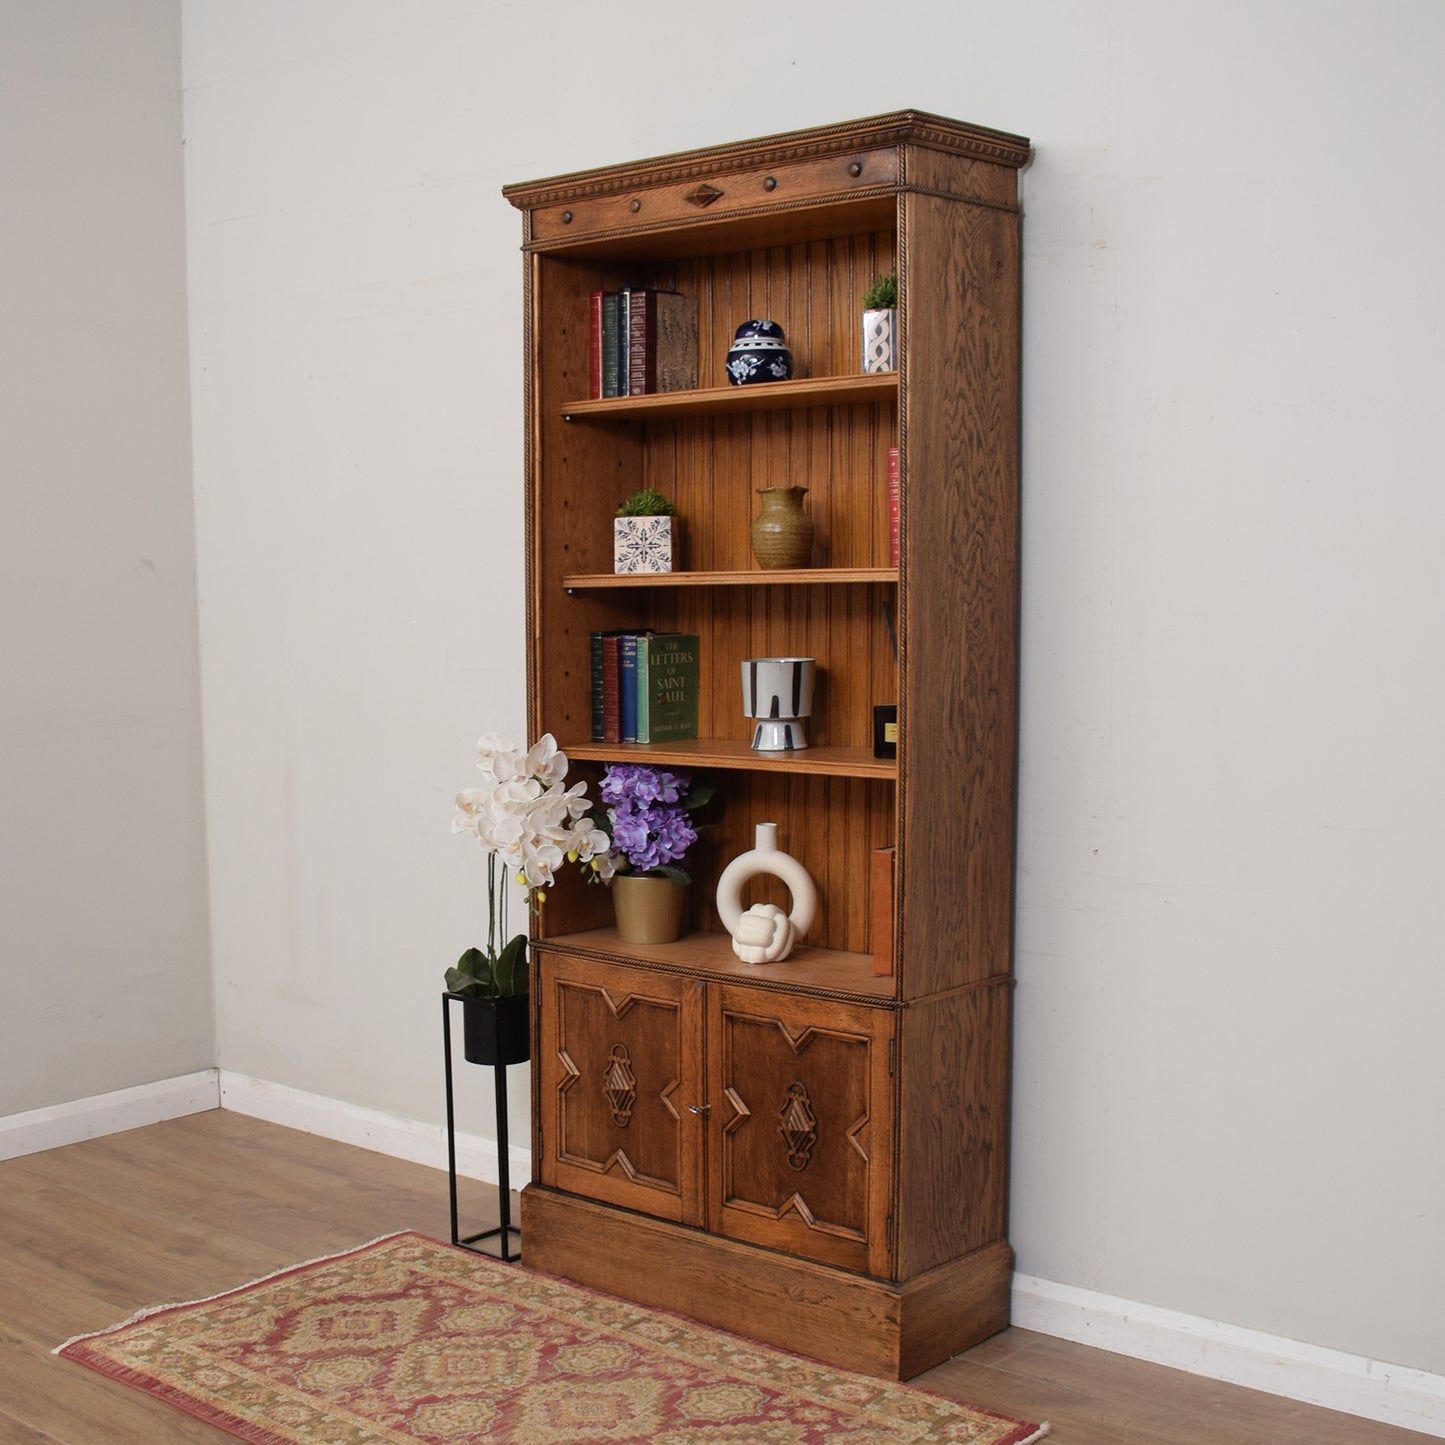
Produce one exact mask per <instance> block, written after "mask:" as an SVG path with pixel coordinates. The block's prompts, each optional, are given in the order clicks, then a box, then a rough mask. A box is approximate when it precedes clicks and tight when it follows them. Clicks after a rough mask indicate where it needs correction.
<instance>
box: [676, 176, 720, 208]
mask: <svg viewBox="0 0 1445 1445" xmlns="http://www.w3.org/2000/svg"><path fill="white" fill-rule="evenodd" d="M721 195H722V192H721V191H720V190H718V188H717V187H716V186H710V185H708V183H707V182H706V181H703V182H702V183H701V184H700V185H696V186H694V187H693V188H692V189H691V190H690V191H688V192H687V194H686V195H685V196H684V198H683V199H684V200H688V201H691V202H692V203H693V205H695V206H698V207H704V206H710V205H712V203H713V202H714V201H715V200H717V199H718V198H719V197H720V196H721Z"/></svg>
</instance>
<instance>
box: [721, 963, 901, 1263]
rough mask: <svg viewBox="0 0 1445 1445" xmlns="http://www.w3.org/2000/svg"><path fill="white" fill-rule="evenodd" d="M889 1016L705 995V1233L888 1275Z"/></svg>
mask: <svg viewBox="0 0 1445 1445" xmlns="http://www.w3.org/2000/svg"><path fill="white" fill-rule="evenodd" d="M892 1035H893V1014H892V1012H891V1011H890V1010H887V1009H870V1008H865V1007H862V1006H858V1005H853V1004H841V1003H831V1002H825V1001H822V1000H818V999H792V998H786V997H783V996H780V995H778V994H771V993H765V992H763V991H761V990H758V989H746V988H735V987H732V986H730V985H717V986H715V987H714V988H713V989H712V990H710V1002H709V1022H708V1049H709V1064H708V1072H709V1091H708V1096H709V1098H710V1100H711V1101H712V1104H713V1108H712V1113H711V1126H712V1127H711V1140H710V1143H711V1147H710V1150H709V1160H710V1165H709V1178H708V1200H709V1218H708V1227H709V1228H710V1229H712V1230H714V1231H715V1232H716V1233H719V1234H726V1235H730V1236H732V1237H733V1238H734V1239H742V1240H748V1241H750V1242H752V1243H754V1244H762V1245H767V1246H769V1247H771V1248H773V1249H782V1250H786V1251H788V1252H789V1253H791V1254H797V1255H804V1256H807V1257H808V1258H810V1259H816V1260H819V1261H821V1262H822V1263H824V1264H835V1265H840V1266H842V1267H844V1268H846V1269H855V1270H859V1271H863V1272H866V1273H869V1274H874V1275H882V1276H887V1275H888V1274H889V1272H890V1270H889V1257H888V1238H887V1226H888V1210H889V1201H890V1198H891V1192H892V1157H891V1150H892V1138H893V1128H892V1115H893V1103H892V1089H891V1084H890V1079H889V1075H888V1045H889V1040H890V1039H891V1038H892Z"/></svg>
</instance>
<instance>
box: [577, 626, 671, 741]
mask: <svg viewBox="0 0 1445 1445" xmlns="http://www.w3.org/2000/svg"><path fill="white" fill-rule="evenodd" d="M591 640H592V741H593V742H594V743H675V742H681V741H682V740H683V739H686V738H695V737H696V736H697V636H696V634H694V633H690V632H650V631H640V632H622V631H620V632H594V633H593V634H592V638H591Z"/></svg>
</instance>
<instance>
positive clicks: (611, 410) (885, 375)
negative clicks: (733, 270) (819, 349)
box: [561, 371, 898, 421]
mask: <svg viewBox="0 0 1445 1445" xmlns="http://www.w3.org/2000/svg"><path fill="white" fill-rule="evenodd" d="M897 401H898V373H897V372H896V371H883V372H873V373H871V374H869V375H861V374H860V375H857V376H820V377H812V378H808V379H804V380H798V379H794V380H792V381H770V382H755V383H753V384H752V385H749V386H728V387H719V386H713V387H700V388H699V389H698V390H696V391H667V392H653V393H651V394H649V395H647V396H613V397H606V398H603V399H601V400H596V401H568V402H564V403H563V404H562V408H561V411H562V417H563V420H565V421H592V420H606V421H632V420H641V419H643V418H647V417H669V416H670V417H688V416H742V415H745V414H747V413H748V412H763V411H801V410H803V409H805V408H807V407H814V406H846V405H849V404H853V403H867V402H883V403H887V402H893V403H895V404H896V403H897Z"/></svg>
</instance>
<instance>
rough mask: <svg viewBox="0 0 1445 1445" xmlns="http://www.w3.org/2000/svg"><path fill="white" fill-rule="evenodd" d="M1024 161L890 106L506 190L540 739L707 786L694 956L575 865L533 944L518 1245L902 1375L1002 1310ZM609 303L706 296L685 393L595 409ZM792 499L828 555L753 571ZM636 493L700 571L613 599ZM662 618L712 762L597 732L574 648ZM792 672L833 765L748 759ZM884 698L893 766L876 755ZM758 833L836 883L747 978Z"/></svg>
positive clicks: (747, 1328)
mask: <svg viewBox="0 0 1445 1445" xmlns="http://www.w3.org/2000/svg"><path fill="white" fill-rule="evenodd" d="M1028 154H1029V149H1028V143H1027V141H1025V140H1023V139H1022V138H1020V137H1017V136H1012V135H1006V134H1003V133H1000V132H997V131H992V130H985V129H982V128H980V127H977V126H971V125H964V124H960V123H959V122H956V121H951V120H945V119H942V118H940V117H937V116H933V115H928V114H924V113H921V112H914V111H904V112H899V113H896V114H891V115H885V116H878V117H874V118H871V119H867V120H861V121H855V122H849V123H846V124H841V125H834V126H825V127H820V128H817V129H811V130H804V131H797V132H794V133H791V134H787V135H778V136H771V137H767V138H765V139H761V140H755V141H747V142H743V143H739V144H735V145H725V146H719V147H716V148H711V149H706V150H699V151H692V152H688V153H685V154H679V155H673V156H668V157H664V158H661V159H655V160H647V161H641V162H637V163H634V164H628V165H621V166H614V167H609V168H606V169H600V170H592V171H586V172H579V173H576V174H572V175H565V176H558V177H554V178H552V179H548V180H541V181H536V182H529V183H524V184H518V185H513V186H508V187H506V188H505V190H504V194H505V196H506V197H507V199H508V200H510V201H511V202H512V203H513V204H514V205H515V206H517V207H518V209H519V210H521V212H522V213H523V219H524V238H523V251H524V255H525V272H526V352H527V360H526V409H527V437H526V470H527V546H528V556H527V608H528V619H527V620H528V627H529V639H530V643H529V648H528V724H529V728H530V733H531V736H533V737H536V736H538V735H540V734H541V733H542V732H544V731H545V732H551V733H553V734H554V735H555V736H556V738H557V740H558V742H559V743H560V745H561V746H562V747H563V748H564V750H565V751H566V752H567V753H568V755H569V757H571V758H572V759H573V761H574V772H573V776H574V777H579V776H580V777H588V778H589V779H591V780H593V781H594V782H595V780H596V779H597V778H598V777H600V774H601V769H602V766H603V765H604V764H605V763H606V762H608V761H609V760H613V759H623V758H626V759H630V760H633V761H640V760H651V761H655V762H658V763H666V764H668V765H674V766H677V765H682V766H689V767H692V768H696V769H699V770H708V771H712V772H714V773H715V774H716V776H717V778H718V781H719V783H720V788H719V794H718V798H717V800H716V801H715V802H714V804H712V805H711V809H710V816H711V817H712V819H713V824H714V826H713V827H712V828H710V829H709V837H708V840H707V846H706V851H705V855H704V857H703V859H702V861H701V866H700V867H699V868H698V869H697V870H695V871H696V873H697V882H696V883H695V884H694V887H693V890H692V892H693V898H692V919H691V923H692V931H691V932H690V933H688V934H687V936H685V937H684V938H683V940H682V941H681V942H679V943H677V944H675V945H671V946H667V947H638V946H627V945H623V944H622V943H620V942H619V940H618V938H617V935H616V933H615V931H614V929H613V928H612V926H611V909H610V900H609V898H608V895H607V890H606V889H605V888H600V887H587V886H585V885H584V884H583V883H582V881H581V878H580V873H578V872H577V870H570V871H571V872H572V874H573V876H570V877H568V878H566V879H564V880H563V881H562V882H561V883H560V884H559V886H558V887H557V888H556V889H555V890H553V892H552V894H551V896H550V898H549V900H548V902H547V904H546V906H545V908H544V909H543V910H542V913H541V916H540V917H539V918H538V919H537V920H536V922H535V924H534V930H533V931H534V940H533V948H532V967H533V980H532V998H533V1025H532V1027H533V1060H534V1062H533V1074H532V1080H533V1083H532V1087H533V1100H532V1103H533V1139H532V1145H533V1171H534V1182H533V1183H532V1184H531V1185H529V1186H528V1188H527V1189H526V1190H525V1191H524V1193H523V1198H522V1218H523V1244H522V1249H523V1261H524V1263H525V1264H526V1265H528V1266H530V1267H533V1268H536V1269H540V1270H543V1271H547V1272H549V1273H553V1274H558V1275H562V1276H565V1277H568V1278H570V1279H574V1280H577V1281H580V1282H582V1283H585V1284H588V1285H592V1286H595V1287H597V1288H600V1289H603V1290H607V1291H610V1292H612V1293H614V1294H618V1295H622V1296H624V1297H627V1298H630V1299H633V1300H636V1301H639V1302H641V1303H644V1304H648V1305H653V1306H657V1307H660V1308H665V1309H673V1310H677V1311H680V1312H682V1313H684V1314H688V1315H691V1316H693V1317H694V1318H697V1319H700V1320H704V1321H706V1322H709V1323H712V1324H716V1325H720V1326H722V1327H724V1328H727V1329H732V1330H736V1331H738V1332H740V1333H743V1334H747V1335H750V1336H752V1337H754V1338H758V1339H762V1340H766V1341H769V1342H772V1343H775V1344H779V1345H782V1346H785V1347H787V1348H791V1349H795V1350H797V1351H800V1352H802V1353H805V1354H810V1355H815V1356H817V1357H820V1358H822V1359H825V1360H828V1361H831V1362H833V1363H836V1364H840V1365H843V1366H846V1367H851V1368H855V1369H860V1370H864V1371H867V1372H870V1373H873V1374H877V1375H884V1376H889V1377H893V1378H907V1377H908V1376H910V1375H914V1374H917V1373H918V1372H919V1371H921V1370H923V1369H926V1368H928V1367H929V1366H931V1365H933V1364H935V1363H937V1362H938V1361H940V1360H942V1359H945V1358H947V1357H948V1356H950V1355H952V1354H954V1353H957V1352H958V1351H959V1350H961V1349H963V1348H965V1347H967V1346H968V1345H970V1344H972V1343H974V1342H975V1341H977V1340H979V1339H982V1338H983V1337H985V1336H986V1335H989V1334H991V1333H993V1332H995V1331H997V1330H999V1329H1001V1328H1003V1326H1004V1325H1006V1324H1007V1322H1008V1299H1009V1283H1010V1274H1011V1269H1012V1251H1011V1250H1010V1248H1009V1245H1008V1243H1007V1239H1006V1236H1005V1211H1006V1182H1007V1143H1008V1100H1009V1028H1010V999H1011V987H1012V979H1011V956H1010V944H1011V938H1010V934H1011V914H1012V900H1013V868H1014V806H1015V804H1014V791H1015V788H1014V776H1015V749H1016V742H1015V739H1016V708H1015V694H1016V651H1017V640H1016V638H1017V586H1018V577H1017V557H1018V431H1019V411H1018V381H1019V214H1018V204H1017V171H1018V168H1019V167H1020V166H1022V165H1023V164H1024V163H1025V161H1026V160H1027V158H1028ZM894 268H896V269H897V272H898V276H899V286H900V297H899V329H900V332H901V337H902V356H901V362H900V365H899V369H898V370H897V371H895V372H891V373H883V374H878V375H866V376H865V375H861V374H860V370H861V360H860V352H861V339H860V333H861V325H860V312H861V297H862V295H863V293H864V291H865V290H866V289H867V287H868V284H869V282H870V281H871V280H872V279H873V278H874V277H875V276H876V275H879V274H881V273H884V272H887V271H889V270H892V269H894ZM624 286H648V287H657V288H665V289H671V290H677V291H682V292H686V293H688V294H689V295H692V296H695V297H696V298H697V301H698V325H699V383H700V385H699V388H698V389H697V390H695V391H684V392H670V393H667V394H663V395H649V396H641V397H624V398H619V399H609V400H600V401H599V400H592V399H590V398H589V396H588V391H589V381H588V311H589V307H588V298H589V295H590V293H591V292H592V291H594V290H599V289H600V290H618V289H620V288H622V287H624ZM752 317H770V318H772V319H773V320H775V321H778V322H780V323H781V324H782V325H783V327H784V329H785V331H786V334H787V339H788V344H789V346H790V347H791V349H792V352H793V356H794V360H795V365H796V374H795V377H794V379H793V380H791V381H787V382H780V383H771V384H766V385H755V386H741V387H733V386H729V385H728V384H727V377H726V374H725V372H724V370H723V362H724V358H725V355H726V352H727V348H728V345H729V344H730V341H731V339H732V335H733V331H734V329H735V327H736V326H737V325H738V324H739V323H740V322H742V321H745V320H747V319H749V318H752ZM893 446H896V447H898V448H899V452H900V472H901V485H900V492H901V501H900V514H901V520H900V533H901V548H900V560H899V564H898V565H897V566H896V567H895V566H892V565H890V547H889V525H890V524H889V504H888V487H887V467H888V449H889V448H890V447H893ZM799 483H801V484H803V485H806V486H807V487H808V488H809V493H808V498H807V508H808V511H809V512H810V514H811V515H812V517H813V519H814V522H815V524H816V529H817V537H816V543H815V549H814V556H813V565H812V566H810V567H808V568H805V569H799V570H789V571H777V572H767V571H763V570H761V569H760V568H759V567H758V566H757V565H756V563H755V562H754V561H753V557H752V553H751V550H750V547H749V540H748V532H749V525H750V523H751V520H752V518H753V516H754V515H755V514H756V511H757V498H756V495H755V490H756V489H757V488H760V487H764V486H771V485H782V484H799ZM645 486H656V487H658V488H660V489H661V490H662V491H663V492H665V493H666V494H667V495H669V496H670V497H672V498H673V499H674V500H675V501H676V503H677V505H678V508H679V512H680V514H681V519H682V548H683V565H684V568H685V570H682V571H677V572H673V573H670V574H664V575H660V576H645V577H639V576H627V577H615V576H613V575H612V574H611V571H610V567H611V518H612V515H613V513H614V511H615V509H616V507H617V504H618V503H619V501H621V499H622V498H623V497H625V496H626V495H627V494H628V493H630V492H631V491H633V490H634V489H635V488H637V487H645ZM890 619H891V621H890ZM643 627H652V628H658V629H662V630H667V631H675V632H694V633H697V634H698V636H699V639H700V661H699V695H700V707H699V711H700V728H699V733H700V737H699V739H698V740H697V741H694V742H687V743H673V744H669V745H666V746H663V747H652V748H649V747H647V746H645V745H643V746H637V745H632V746H617V745H611V746H609V745H604V744H600V743H595V742H592V741H590V738H591V727H590V685H589V681H590V679H589V639H590V634H591V632H592V631H593V630H595V629H619V628H643ZM895 635H896V644H895ZM774 655H800V656H809V657H815V658H816V659H817V662H818V674H819V682H818V701H817V706H816V708H815V711H814V715H813V717H812V719H811V722H810V739H811V741H812V742H813V743H814V746H813V747H812V748H810V749H809V750H807V751H803V752H798V753H792V754H786V755H781V756H777V755H773V756H768V755H761V754H758V753H755V752H753V751H752V750H751V748H750V747H749V746H748V741H749V737H750V729H751V724H750V723H749V721H748V720H747V719H746V718H744V717H743V714H742V699H741V691H740V682H739V663H740V662H741V660H742V659H743V658H746V657H752V656H774ZM887 703H896V705H897V707H898V717H899V734H900V735H899V744H898V755H897V758H896V760H894V759H889V760H880V759H878V758H876V757H874V755H873V746H872V743H873V708H874V706H875V704H887ZM766 821H772V822H776V823H778V824H779V828H780V843H781V846H782V847H783V848H784V849H786V850H787V851H788V852H790V853H792V854H793V855H794V856H795V857H797V858H798V859H799V860H800V861H801V862H802V863H803V865H804V866H805V867H806V868H807V869H808V871H809V872H810V873H811V874H812V876H813V878H814V879H815V880H816V882H817V884H818V888H819V892H820V895H821V900H822V901H821V909H820V917H819V920H818V922H817V923H816V924H815V926H814V928H813V931H812V934H811V936H810V937H809V939H808V940H807V943H806V945H805V946H803V947H801V948H800V949H799V950H798V951H797V952H796V953H795V954H794V956H793V957H792V958H789V959H787V960H786V961H784V962H782V963H779V964H772V965H764V966H753V965H747V964H743V963H740V962H739V961H738V960H737V959H736V958H735V957H734V955H733V953H732V951H731V948H730V946H729V939H728V936H727V934H726V933H725V932H724V931H723V929H722V926H721V924H720V923H719V921H718V919H717V916H716V913H715V912H714V910H713V906H712V900H713V892H714V888H715V885H716V880H717V876H718V873H719V872H720V871H721V869H722V867H723V866H725V864H726V863H727V862H728V860H729V859H731V858H733V857H735V856H736V855H737V854H738V853H740V852H742V851H744V850H745V849H747V848H749V847H751V846H752V841H753V830H754V826H755V824H757V823H759V822H766ZM890 845H893V846H895V847H896V868H895V874H894V878H895V881H894V888H893V897H892V909H891V911H892V914H893V919H892V923H893V934H894V938H895V946H894V958H893V972H892V973H891V974H884V975H881V976H880V975H879V974H878V973H877V972H875V965H874V941H873V940H874V929H875V924H886V923H887V920H886V919H877V918H875V917H874V908H875V904H874V898H873V889H872V886H871V877H872V869H873V855H874V850H876V849H879V848H883V847H887V846H890ZM750 887H752V888H753V891H752V892H750V893H749V894H748V895H747V897H746V899H745V901H748V902H752V901H762V900H764V899H766V898H767V897H768V893H767V890H766V888H765V887H763V888H759V887H758V886H757V885H750ZM775 901H780V902H785V901H786V899H785V896H780V897H778V898H777V899H776V900H775ZM619 1064H620V1065H621V1066H622V1067H621V1068H620V1069H619V1068H618V1067H617V1066H618V1065H619ZM609 1086H610V1089H611V1092H609ZM798 1101H801V1105H802V1109H801V1112H799V1110H798V1108H796V1107H794V1108H793V1109H792V1112H791V1113H788V1110H789V1106H790V1105H795V1104H796V1103H797V1102H798ZM785 1116H786V1117H785ZM800 1123H801V1125H802V1127H800Z"/></svg>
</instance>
